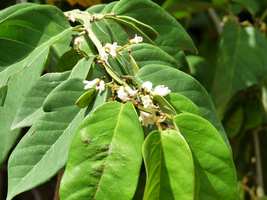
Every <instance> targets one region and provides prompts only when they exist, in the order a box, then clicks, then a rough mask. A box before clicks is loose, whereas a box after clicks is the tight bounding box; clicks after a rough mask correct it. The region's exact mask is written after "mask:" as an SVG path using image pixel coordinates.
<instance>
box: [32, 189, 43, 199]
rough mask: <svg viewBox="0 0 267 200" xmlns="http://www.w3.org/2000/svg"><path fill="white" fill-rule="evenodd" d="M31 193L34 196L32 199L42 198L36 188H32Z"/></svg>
mask: <svg viewBox="0 0 267 200" xmlns="http://www.w3.org/2000/svg"><path fill="white" fill-rule="evenodd" d="M31 193H32V195H33V197H34V200H42V197H41V195H40V193H39V191H38V190H36V189H33V190H32V191H31Z"/></svg>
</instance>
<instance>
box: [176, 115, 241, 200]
mask: <svg viewBox="0 0 267 200" xmlns="http://www.w3.org/2000/svg"><path fill="white" fill-rule="evenodd" d="M174 121H175V123H176V125H177V126H178V128H179V130H180V131H181V133H182V134H183V136H184V138H185V139H186V141H187V142H188V144H189V146H190V149H191V151H192V153H193V158H194V163H195V169H196V177H197V182H196V183H197V187H196V188H197V190H196V196H195V198H196V199H199V200H214V199H227V200H236V199H238V192H237V186H238V184H237V178H236V173H235V166H234V162H233V159H232V153H231V150H230V149H229V148H228V146H227V145H226V144H225V142H224V141H223V139H222V138H221V137H220V134H219V133H218V131H217V130H216V129H215V128H214V127H213V126H212V125H211V124H210V123H209V122H208V121H207V120H205V119H203V118H202V117H200V116H197V115H194V114H189V113H182V114H179V115H177V116H176V117H175V120H174Z"/></svg>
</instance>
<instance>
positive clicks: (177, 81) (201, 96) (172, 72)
mask: <svg viewBox="0 0 267 200" xmlns="http://www.w3.org/2000/svg"><path fill="white" fill-rule="evenodd" d="M137 78H138V79H141V80H142V81H151V82H152V83H153V84H154V85H165V86H167V87H169V89H170V90H171V91H172V92H173V93H179V94H182V95H184V96H186V97H187V98H189V99H190V100H191V101H192V102H193V103H194V104H196V105H197V106H198V107H199V111H200V115H201V116H203V117H204V118H206V119H208V120H209V121H210V122H211V123H212V124H213V125H214V126H215V127H216V128H218V129H219V130H220V133H221V135H222V137H223V138H224V139H225V141H226V143H228V140H227V137H226V134H225V132H224V130H223V127H222V125H221V123H220V121H219V120H218V118H217V116H216V111H215V108H214V105H213V103H212V101H211V98H210V96H209V95H208V93H207V92H206V90H205V89H204V88H203V87H202V86H201V85H200V84H199V82H198V81H196V80H195V79H194V78H193V77H191V76H189V75H187V74H186V73H184V72H181V71H179V70H177V69H174V68H171V67H168V66H165V65H159V64H158V65H153V64H150V65H146V66H145V67H143V68H141V69H140V71H139V73H138V74H137Z"/></svg>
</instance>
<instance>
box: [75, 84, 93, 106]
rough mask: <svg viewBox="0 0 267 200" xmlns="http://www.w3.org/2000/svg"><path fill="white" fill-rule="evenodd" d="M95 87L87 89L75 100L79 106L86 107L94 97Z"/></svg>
mask: <svg viewBox="0 0 267 200" xmlns="http://www.w3.org/2000/svg"><path fill="white" fill-rule="evenodd" d="M95 94H96V89H94V88H90V89H89V90H88V91H86V92H85V93H83V94H82V95H81V96H80V97H79V98H78V99H77V101H76V102H75V104H76V105H77V106H79V107H80V108H84V107H87V106H88V105H89V104H90V103H91V102H92V101H93V99H94V98H95Z"/></svg>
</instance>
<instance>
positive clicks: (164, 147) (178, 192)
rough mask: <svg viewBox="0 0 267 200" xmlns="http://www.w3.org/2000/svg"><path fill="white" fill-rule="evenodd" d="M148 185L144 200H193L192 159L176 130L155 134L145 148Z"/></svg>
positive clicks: (155, 132) (147, 139)
mask: <svg viewBox="0 0 267 200" xmlns="http://www.w3.org/2000/svg"><path fill="white" fill-rule="evenodd" d="M143 156H144V162H145V166H146V173H147V181H146V186H145V193H144V198H143V200H158V199H164V200H173V199H177V200H178V199H183V200H193V199H194V188H195V184H194V182H195V176H194V165H193V158H192V154H191V151H190V149H189V146H188V145H187V143H186V141H185V139H184V138H183V136H182V135H181V134H180V133H179V132H178V131H175V130H165V131H162V132H159V131H154V132H152V133H150V134H149V135H148V137H147V138H146V140H145V142H144V145H143Z"/></svg>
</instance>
